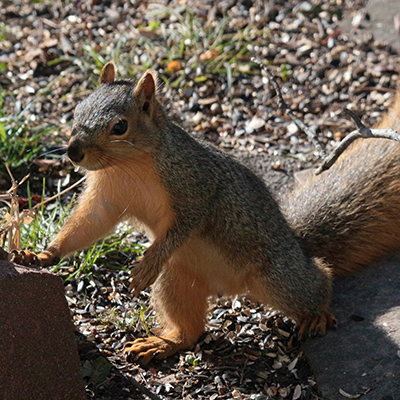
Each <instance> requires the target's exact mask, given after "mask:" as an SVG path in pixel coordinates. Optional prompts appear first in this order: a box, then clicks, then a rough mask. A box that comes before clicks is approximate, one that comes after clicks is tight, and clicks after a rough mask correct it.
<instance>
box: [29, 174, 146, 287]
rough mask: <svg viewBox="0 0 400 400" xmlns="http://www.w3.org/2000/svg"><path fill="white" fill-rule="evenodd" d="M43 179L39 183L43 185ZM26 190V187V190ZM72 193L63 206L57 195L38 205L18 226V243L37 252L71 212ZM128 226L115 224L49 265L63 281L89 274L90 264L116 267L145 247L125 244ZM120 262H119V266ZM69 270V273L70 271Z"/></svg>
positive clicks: (128, 231) (139, 252) (137, 254)
mask: <svg viewBox="0 0 400 400" xmlns="http://www.w3.org/2000/svg"><path fill="white" fill-rule="evenodd" d="M44 186H45V182H43V187H44ZM28 193H29V189H28ZM75 198H76V196H75V195H74V196H73V197H72V199H71V201H70V202H69V204H67V205H63V204H62V202H61V200H60V198H57V199H56V200H55V201H54V202H52V203H49V204H48V205H47V206H46V207H45V206H42V207H41V209H40V210H39V212H38V213H37V214H36V218H35V220H34V221H33V222H32V223H31V224H30V225H22V229H21V246H22V248H29V249H31V250H32V251H33V252H35V253H40V252H41V251H43V250H44V249H45V248H46V245H48V244H49V242H50V241H51V240H52V239H53V238H54V237H55V236H56V234H57V233H58V232H59V231H60V230H61V228H62V225H63V223H64V222H65V219H66V218H67V217H68V215H69V214H70V213H71V211H72V208H73V205H74V203H75ZM131 233H132V229H130V228H129V227H127V226H121V227H118V229H117V231H116V233H114V234H112V235H111V236H109V237H108V238H106V239H104V240H102V241H100V242H98V243H96V244H94V245H93V246H91V247H90V248H88V249H86V250H83V251H81V252H78V253H76V254H74V255H72V256H71V257H67V258H65V259H64V260H61V262H60V263H59V264H58V265H56V266H54V267H53V268H52V271H53V272H60V273H61V274H62V275H63V276H64V278H65V279H66V280H70V279H73V278H82V277H89V276H90V275H91V274H92V273H93V266H94V265H97V266H99V265H104V266H105V267H106V268H108V269H113V270H120V269H124V268H127V267H124V266H123V262H124V260H125V261H127V260H128V259H130V258H132V257H135V258H136V257H139V256H141V255H142V254H143V251H144V250H145V247H144V246H141V245H139V244H132V243H129V241H128V240H127V238H128V237H129V235H130V234H131ZM121 263H122V265H121ZM71 271H73V272H71Z"/></svg>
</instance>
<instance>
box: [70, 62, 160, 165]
mask: <svg viewBox="0 0 400 400" xmlns="http://www.w3.org/2000/svg"><path fill="white" fill-rule="evenodd" d="M115 72H116V71H115V65H114V63H113V62H112V61H111V62H109V63H107V64H106V65H105V66H104V67H103V69H102V71H101V74H100V87H99V88H98V89H97V90H96V91H94V92H93V93H92V94H91V95H90V96H89V97H88V98H86V99H85V100H84V101H82V102H81V103H79V104H78V106H77V107H76V110H75V119H74V124H73V127H72V137H71V139H70V142H69V145H68V150H67V154H68V157H69V158H70V159H71V161H72V162H73V163H74V164H75V165H77V166H81V167H83V168H85V169H88V170H98V169H104V168H107V167H112V166H114V165H117V164H120V165H122V164H124V163H125V162H126V161H127V159H129V158H130V159H132V158H134V157H135V155H137V154H139V152H143V151H145V152H146V151H151V150H152V149H154V148H156V146H157V144H156V143H154V141H155V140H156V137H157V132H159V131H160V130H162V128H163V125H165V123H166V119H165V116H164V112H163V110H162V107H161V105H160V103H159V102H158V101H157V99H156V92H157V74H156V72H155V71H153V70H148V71H146V72H145V74H144V75H143V76H142V78H141V79H140V80H139V82H138V83H137V84H134V83H133V82H131V81H115Z"/></svg>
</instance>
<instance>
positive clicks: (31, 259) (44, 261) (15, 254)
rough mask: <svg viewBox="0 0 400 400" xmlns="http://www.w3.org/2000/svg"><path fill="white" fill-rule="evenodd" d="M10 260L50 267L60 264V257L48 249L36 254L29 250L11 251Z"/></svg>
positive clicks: (17, 262) (21, 263) (22, 263)
mask: <svg viewBox="0 0 400 400" xmlns="http://www.w3.org/2000/svg"><path fill="white" fill-rule="evenodd" d="M9 260H10V261H12V262H14V263H16V264H20V265H36V266H40V267H49V266H51V265H55V264H58V263H59V262H60V257H58V256H56V255H54V254H53V253H51V252H50V251H48V250H45V251H43V252H42V253H40V254H35V253H33V252H32V251H29V250H21V251H18V250H13V251H11V252H10V255H9Z"/></svg>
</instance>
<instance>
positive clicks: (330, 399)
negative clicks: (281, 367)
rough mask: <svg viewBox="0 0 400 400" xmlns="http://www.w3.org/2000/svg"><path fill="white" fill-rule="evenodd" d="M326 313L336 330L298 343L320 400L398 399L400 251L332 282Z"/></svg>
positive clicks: (399, 363)
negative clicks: (349, 399) (347, 397)
mask: <svg viewBox="0 0 400 400" xmlns="http://www.w3.org/2000/svg"><path fill="white" fill-rule="evenodd" d="M332 309H333V312H334V314H335V315H336V317H337V320H338V328H337V330H336V331H333V332H329V333H328V334H327V335H326V336H325V337H324V338H319V339H312V340H308V341H307V342H306V343H305V344H304V348H305V351H306V355H307V356H308V358H309V361H310V364H311V367H312V370H313V371H314V374H315V377H316V381H317V385H318V386H319V388H320V389H321V391H322V394H323V398H324V400H336V399H343V398H344V397H343V396H342V395H341V394H340V392H339V390H340V389H341V390H343V391H345V392H346V393H349V394H351V395H357V394H362V393H366V394H365V396H363V399H366V400H367V399H371V400H372V399H374V400H376V399H385V400H396V399H400V393H399V391H400V253H397V254H396V255H393V256H390V257H387V258H386V259H384V260H382V261H381V262H380V263H379V264H378V265H376V266H373V267H370V268H368V269H366V270H365V271H363V272H361V273H358V274H356V275H354V276H349V277H346V278H340V279H337V280H336V281H335V284H334V289H333V301H332Z"/></svg>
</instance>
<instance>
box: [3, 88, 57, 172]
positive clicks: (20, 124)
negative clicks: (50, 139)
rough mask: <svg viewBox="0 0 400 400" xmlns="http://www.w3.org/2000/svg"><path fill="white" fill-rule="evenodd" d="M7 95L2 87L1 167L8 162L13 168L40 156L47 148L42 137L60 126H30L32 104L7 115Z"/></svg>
mask: <svg viewBox="0 0 400 400" xmlns="http://www.w3.org/2000/svg"><path fill="white" fill-rule="evenodd" d="M5 95H6V92H5V91H4V90H3V89H2V88H1V87H0V159H1V160H2V165H1V167H0V168H2V169H4V164H5V163H7V164H8V165H9V167H10V169H11V170H13V169H16V168H18V167H20V166H22V165H29V163H31V162H32V161H33V160H34V159H35V158H37V157H38V156H40V155H41V154H42V153H43V152H44V149H45V146H44V144H43V142H42V141H41V139H43V138H44V137H45V136H46V135H49V134H50V133H53V132H54V131H57V130H58V129H59V128H58V127H56V126H53V125H49V124H46V125H38V126H35V127H29V121H28V120H27V119H26V112H27V111H28V109H29V107H30V104H29V105H28V106H27V107H26V108H25V109H24V110H22V111H21V112H20V113H19V114H14V115H9V116H6V115H5V112H4V111H3V104H4V97H5Z"/></svg>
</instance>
